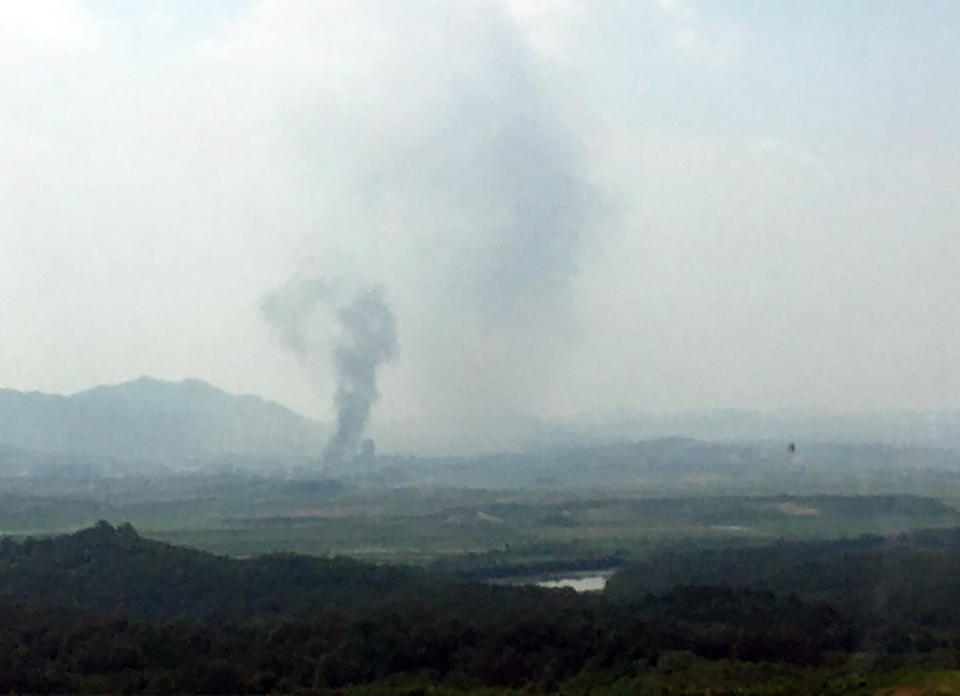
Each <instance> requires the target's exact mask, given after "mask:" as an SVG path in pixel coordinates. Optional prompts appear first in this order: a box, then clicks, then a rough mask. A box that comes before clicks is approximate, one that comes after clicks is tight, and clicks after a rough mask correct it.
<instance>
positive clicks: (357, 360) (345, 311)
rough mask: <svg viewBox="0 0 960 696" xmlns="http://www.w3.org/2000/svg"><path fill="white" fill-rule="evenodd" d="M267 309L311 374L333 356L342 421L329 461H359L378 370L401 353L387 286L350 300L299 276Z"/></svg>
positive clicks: (325, 455)
mask: <svg viewBox="0 0 960 696" xmlns="http://www.w3.org/2000/svg"><path fill="white" fill-rule="evenodd" d="M261 310H262V311H263V315H264V317H265V318H266V319H267V321H268V322H269V323H270V324H272V325H273V326H274V327H275V328H276V329H277V331H278V332H279V335H280V339H281V340H282V341H283V344H284V345H285V346H286V347H287V348H288V349H289V350H290V351H291V352H292V353H293V354H294V355H296V356H297V358H298V360H300V362H301V364H302V365H304V367H305V368H306V369H307V370H308V371H309V372H311V373H316V372H317V371H318V369H317V368H318V367H319V364H320V361H325V360H329V359H330V358H331V357H332V358H333V365H334V367H335V369H336V375H337V388H336V393H335V395H334V404H335V406H336V409H337V423H336V427H335V429H334V431H333V434H332V435H331V436H330V439H329V441H328V442H327V445H326V447H325V448H324V453H323V459H324V462H325V463H326V464H327V465H328V466H333V467H336V466H337V465H339V464H342V463H344V462H346V461H350V460H353V459H356V458H357V457H358V456H359V455H360V451H361V438H362V437H363V432H364V429H365V428H366V425H367V421H368V420H369V418H370V409H371V407H372V406H373V402H374V401H375V400H376V398H377V396H378V392H377V368H378V367H379V366H380V365H381V364H383V363H384V362H386V361H388V360H390V359H391V358H392V357H393V356H394V355H395V353H396V346H397V332H396V320H395V319H394V316H393V312H392V311H391V310H390V307H389V306H388V305H387V303H386V301H385V299H384V297H383V291H382V289H381V288H379V287H369V288H363V289H360V290H358V291H356V292H355V293H352V294H351V295H350V296H348V298H347V299H346V300H344V298H343V293H341V292H340V291H339V289H338V288H337V287H336V286H335V285H333V284H331V283H329V282H327V281H325V280H323V279H317V278H313V279H305V280H295V281H291V282H289V283H287V284H286V285H284V286H282V287H280V288H278V289H277V290H275V291H274V292H272V293H271V294H270V295H268V296H267V297H266V299H265V300H264V301H263V303H262V304H261ZM331 334H335V335H331ZM318 386H319V385H318Z"/></svg>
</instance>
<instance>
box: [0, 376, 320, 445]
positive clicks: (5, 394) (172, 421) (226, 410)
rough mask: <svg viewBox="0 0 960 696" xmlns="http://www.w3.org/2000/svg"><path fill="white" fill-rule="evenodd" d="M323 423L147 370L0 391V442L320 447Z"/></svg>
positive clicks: (254, 399)
mask: <svg viewBox="0 0 960 696" xmlns="http://www.w3.org/2000/svg"><path fill="white" fill-rule="evenodd" d="M323 438H324V429H323V427H322V426H321V425H319V424H318V423H315V422H313V421H310V420H308V419H306V418H304V417H302V416H300V415H298V414H296V413H294V412H293V411H291V410H290V409H287V408H285V407H283V406H280V405H279V404H276V403H273V402H271V401H267V400H266V399H262V398H259V397H256V396H235V395H232V394H228V393H226V392H224V391H221V390H220V389H217V388H216V387H213V386H211V385H210V384H207V383H205V382H202V381H199V380H184V381H182V382H165V381H162V380H157V379H151V378H149V377H141V378H140V379H137V380H135V381H131V382H124V383H122V384H117V385H111V386H101V387H96V388H94V389H90V390H87V391H83V392H79V393H77V394H74V395H72V396H61V395H53V394H42V393H38V392H29V393H24V392H19V391H14V390H10V389H4V390H0V444H3V445H7V446H9V447H14V448H19V449H24V450H32V451H34V452H43V453H54V454H69V455H72V456H81V457H82V456H90V457H109V458H119V459H150V460H165V459H185V458H192V457H216V456H219V455H226V454H235V453H242V454H247V455H250V454H254V455H255V454H291V455H296V454H311V453H314V452H319V451H320V448H321V446H322V442H323Z"/></svg>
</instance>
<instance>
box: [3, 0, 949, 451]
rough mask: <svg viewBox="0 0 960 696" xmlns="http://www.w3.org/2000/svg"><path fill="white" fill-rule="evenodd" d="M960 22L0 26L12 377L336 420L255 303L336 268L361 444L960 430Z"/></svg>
mask: <svg viewBox="0 0 960 696" xmlns="http://www.w3.org/2000/svg"><path fill="white" fill-rule="evenodd" d="M958 31H960V3H957V2H953V1H952V0H945V1H943V2H937V1H935V0H930V1H927V2H923V3H916V2H908V1H907V0H903V1H902V2H879V1H874V0H861V1H857V0H850V1H844V2H837V1H836V0H823V1H813V0H796V1H795V2H766V1H765V0H756V1H753V2H750V1H745V0H741V1H738V2H732V1H731V2H727V1H725V0H711V1H710V2H695V1H693V0H635V1H633V2H629V1H626V0H610V1H606V2H605V1H603V0H487V1H485V2H466V1H462V2H461V1H456V0H446V1H436V2H427V1H422V2H421V1H418V0H410V1H405V2H397V1H395V0H384V1H383V2H368V1H366V0H342V1H338V2H333V1H331V2H320V1H314V0H309V1H307V0H303V1H296V0H291V1H279V0H262V1H254V0H249V1H242V2H241V1H238V2H224V1H219V0H218V1H212V0H204V1H203V2H195V1H193V0H178V1H174V0H169V1H166V2H162V1H159V0H154V1H150V0H144V1H142V2H127V1H126V0H109V1H107V0H90V1H89V2H80V1H79V0H77V1H70V0H64V1H63V2H44V1H38V0H31V2H4V3H2V4H0V86H2V88H0V386H6V387H12V388H16V389H24V390H34V389H36V390H42V391H53V392H74V391H77V390H81V389H84V388H88V387H90V386H93V385H96V384H100V383H111V382H119V381H124V380H127V379H132V378H135V377H138V376H140V375H142V374H149V375H152V376H156V377H160V378H165V379H181V378H185V377H199V378H202V379H205V380H208V381H210V382H212V383H214V384H216V385H218V386H220V387H222V388H224V389H227V390H229V391H233V392H252V393H257V394H261V395H264V396H267V397H270V398H274V399H277V400H278V401H280V402H282V403H284V404H287V405H289V406H291V407H293V408H296V409H298V410H300V411H302V412H303V413H305V414H307V415H310V416H312V417H316V418H319V419H321V420H325V421H329V420H331V418H332V416H331V410H332V394H333V388H334V384H333V380H332V376H331V375H326V377H327V379H326V380H324V379H323V377H324V375H323V374H321V375H320V376H321V380H320V384H321V386H320V388H319V389H316V388H314V387H313V386H312V382H311V381H310V380H308V379H305V377H304V375H303V374H302V372H301V368H300V365H298V363H297V361H296V359H295V357H294V356H292V355H290V354H289V353H288V352H285V351H284V348H283V345H282V343H281V341H279V340H277V338H278V337H277V336H276V334H275V333H274V331H273V329H272V327H271V326H270V325H268V324H267V323H266V322H265V321H264V319H263V316H262V314H261V312H260V304H261V303H262V301H263V298H264V297H265V296H266V295H267V294H268V293H270V292H271V291H272V290H274V289H276V288H277V287H279V286H281V285H283V284H284V283H286V282H288V280H289V279H290V278H293V277H313V276H318V277H321V276H322V277H324V278H326V279H328V280H329V281H331V282H335V283H340V284H346V285H355V286H358V287H359V286H373V285H375V286H380V287H381V288H382V290H383V296H384V297H385V298H386V300H387V301H388V302H389V304H390V305H391V306H392V308H393V311H394V313H395V315H396V321H397V338H398V350H397V355H396V358H395V359H394V360H393V362H391V363H390V364H388V365H387V366H385V367H384V368H383V369H382V372H381V381H380V391H381V394H382V397H381V399H380V402H379V403H378V404H377V405H376V407H375V413H374V425H375V427H377V426H376V424H377V423H384V422H387V421H399V422H405V423H412V424H414V427H413V430H412V431H416V432H419V433H421V434H423V435H424V436H425V437H426V436H427V434H429V433H431V432H443V433H446V434H449V433H457V432H466V431H470V430H472V429H476V428H482V427H484V426H483V424H484V423H490V422H493V421H494V420H496V417H499V416H500V415H502V414H517V413H528V414H538V415H543V416H557V415H568V414H576V413H588V412H595V411H616V410H618V409H623V410H626V411H673V410H679V409H689V408H693V409H701V408H716V407H741V408H750V409H773V408H781V407H813V408H824V409H829V410H835V411H864V410H872V409H889V408H911V409H937V408H957V407H960V195H958V192H960V39H958ZM318 340H322V337H319V339H318ZM331 341H332V339H331ZM324 384H329V387H328V388H324V387H323V385H324Z"/></svg>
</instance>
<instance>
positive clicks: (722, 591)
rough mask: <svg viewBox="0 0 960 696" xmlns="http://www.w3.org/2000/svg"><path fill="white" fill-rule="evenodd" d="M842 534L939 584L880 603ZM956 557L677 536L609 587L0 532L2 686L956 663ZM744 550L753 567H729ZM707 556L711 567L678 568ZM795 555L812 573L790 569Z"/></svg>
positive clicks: (943, 538) (463, 678) (872, 565)
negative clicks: (654, 560) (581, 588)
mask: <svg viewBox="0 0 960 696" xmlns="http://www.w3.org/2000/svg"><path fill="white" fill-rule="evenodd" d="M851 554H855V555H857V559H858V560H862V561H864V562H867V561H868V559H873V560H869V563H868V564H867V566H866V567H867V570H866V571H865V572H868V573H871V574H876V577H877V578H879V580H878V582H881V581H882V579H883V578H885V577H888V578H889V581H890V582H892V583H895V581H896V579H897V578H899V577H900V576H901V575H903V576H904V577H909V573H908V569H909V568H910V567H912V564H915V563H918V562H920V561H919V560H918V559H922V560H923V564H922V565H921V566H919V569H920V571H921V573H922V575H923V578H922V579H921V578H916V580H917V582H922V583H923V587H925V588H934V587H940V588H944V591H942V592H930V593H927V594H924V596H922V597H920V596H917V597H913V596H910V595H906V596H902V597H901V596H898V598H897V602H896V604H897V608H898V610H897V611H890V612H887V613H886V614H881V615H878V616H873V615H871V614H870V613H869V612H868V611H865V608H864V607H863V606H860V605H857V604H856V603H855V602H850V601H847V597H848V596H849V595H852V594H855V593H853V592H852V591H851V590H849V589H848V588H847V584H846V583H848V582H851V576H850V575H849V574H845V573H844V572H843V567H844V566H845V564H846V565H850V564H849V561H850V556H851ZM878 554H879V555H878ZM918 554H919V556H918ZM875 557H876V558H875ZM877 558H879V559H880V560H879V561H878V560H876V559H877ZM958 559H960V532H951V533H942V532H941V533H928V534H919V535H914V536H913V537H911V538H910V539H897V540H884V539H881V538H867V539H861V540H856V541H851V542H834V543H819V544H815V543H810V544H802V545H794V544H781V545H780V546H774V547H771V548H766V549H742V550H733V549H731V550H729V551H727V552H722V553H721V552H709V551H707V552H697V553H688V554H677V555H676V556H675V558H674V560H675V561H676V564H675V566H674V571H671V570H670V565H669V563H666V562H665V561H664V560H663V559H661V560H660V563H661V564H663V565H662V566H658V567H659V568H660V573H659V575H658V576H657V578H656V580H655V582H657V583H660V584H661V587H660V588H659V590H658V591H657V592H652V591H650V590H651V589H652V586H651V583H650V582H647V581H645V580H642V579H640V578H638V573H640V574H642V573H643V571H644V569H650V567H649V566H647V567H643V568H642V567H637V568H633V569H631V570H629V571H626V572H623V573H621V574H620V575H619V576H616V577H615V579H614V581H612V584H611V590H610V593H609V594H610V597H605V596H602V595H580V594H576V593H574V592H573V591H570V590H542V589H538V588H532V587H506V586H494V585H484V584H477V583H465V582H461V581H458V580H455V579H453V578H452V577H450V576H442V575H431V574H428V573H426V572H425V571H415V570H409V569H400V568H394V567H387V566H371V565H366V564H362V563H359V562H356V561H351V560H346V559H340V558H333V559H325V558H309V557H303V556H297V555H292V554H280V555H271V556H265V557H261V558H256V559H251V560H237V559H229V558H224V557H219V556H214V555H210V554H207V553H203V552H199V551H194V550H188V549H182V548H177V547H172V546H169V545H166V544H163V543H160V542H155V541H151V540H147V539H144V538H142V537H140V536H139V535H138V534H137V533H136V531H135V530H134V529H133V528H132V527H130V526H129V525H122V526H120V527H118V528H114V527H112V526H110V525H109V524H106V523H101V524H99V525H97V526H96V527H94V528H91V529H86V530H83V531H81V532H78V533H76V534H73V535H65V536H60V537H53V538H45V539H30V540H26V541H23V542H14V541H10V540H9V539H5V540H3V541H2V542H0V596H2V597H4V598H5V599H3V600H2V602H0V655H2V657H0V659H2V660H3V662H2V664H0V674H2V675H3V676H2V680H0V689H4V690H12V691H79V690H86V691H123V690H127V691H155V692H168V691H187V692H207V693H234V692H264V691H271V690H274V691H292V690H296V689H298V688H336V687H342V686H344V685H349V684H362V683H372V682H378V683H379V682H382V680H385V679H388V678H392V677H391V675H393V676H397V675H410V678H412V679H413V678H415V679H418V680H420V681H423V680H426V681H427V682H430V683H441V682H442V683H445V684H447V685H448V686H450V687H463V688H475V687H480V686H482V685H488V686H491V687H518V686H521V685H524V684H529V685H534V684H535V685H539V686H540V687H543V688H548V689H550V688H555V687H558V685H561V684H564V683H571V682H570V680H577V679H580V680H582V679H588V680H589V679H590V677H589V675H604V676H603V679H604V680H605V681H606V682H610V681H611V680H612V681H616V680H617V679H628V680H629V679H638V678H641V677H642V675H643V674H646V673H648V672H649V673H651V674H653V673H657V674H662V673H663V671H664V670H665V669H667V668H668V666H669V664H670V661H675V659H676V658H675V657H672V656H675V655H677V654H689V655H691V659H695V658H694V656H698V658H699V659H709V660H732V661H734V663H736V664H741V663H761V662H768V661H773V662H786V663H792V664H794V665H796V666H797V667H798V668H801V667H804V668H810V669H814V668H816V669H822V668H825V667H828V666H829V665H831V664H836V663H837V662H838V660H839V661H840V662H842V661H843V658H842V657H838V656H842V655H850V654H852V653H853V652H854V651H863V650H869V651H870V652H871V653H872V654H874V655H876V656H877V659H890V658H883V657H882V655H884V654H888V655H902V654H904V653H916V654H919V653H923V654H927V655H934V654H935V655H938V657H937V660H939V662H938V664H943V666H952V665H953V662H954V660H955V654H954V653H955V651H956V649H957V648H960V631H958V630H957V627H960V623H951V622H952V621H953V619H952V618H951V617H953V613H952V612H956V609H955V608H954V606H953V603H954V602H953V599H954V597H953V595H950V594H949V592H951V591H952V589H951V588H953V587H954V585H955V584H956V583H957V580H956V579H955V577H957V576H956V575H955V573H956V571H957V564H958V562H960V560H958ZM881 561H882V562H881ZM743 563H746V564H747V565H746V566H745V567H746V568H747V570H746V571H744V572H745V573H749V572H754V573H756V578H758V579H759V580H761V582H758V583H756V584H755V583H751V582H744V580H745V579H747V577H746V575H741V576H737V575H736V574H735V573H734V571H735V570H736V569H737V568H739V567H741V564H743ZM698 564H699V565H698ZM704 564H709V565H710V567H711V568H713V569H714V570H715V571H716V572H715V573H714V572H713V571H711V572H710V573H708V574H707V575H708V577H704V578H702V579H703V580H706V581H707V582H708V583H709V584H697V585H694V584H691V582H699V580H700V578H698V577H697V574H696V569H697V568H700V571H701V575H704V573H705V571H704V567H705V565H704ZM798 564H800V565H802V564H814V565H812V566H810V568H809V569H808V570H809V571H811V572H812V571H815V575H808V576H807V579H806V580H804V581H802V582H801V581H799V580H798V581H795V582H794V581H791V580H790V578H791V576H792V573H794V572H799V571H797V568H798V567H799V566H798ZM853 565H855V566H859V565H860V563H855V564H853ZM724 568H725V569H726V572H727V575H728V580H729V581H727V580H725V579H724V575H723V572H724V571H723V569H724ZM688 569H689V570H688ZM778 569H779V571H780V572H779V574H778ZM888 569H889V570H890V571H891V573H890V574H887V575H885V573H886V572H887V570H888ZM670 572H675V573H676V577H675V578H672V579H671V578H669V577H668V576H669V573H670ZM688 572H689V575H687V574H686V573H688ZM804 572H807V571H804ZM673 579H675V580H676V581H677V582H676V583H674V584H673V585H672V586H670V587H669V588H666V585H669V584H670V583H671V582H672V580H673ZM718 581H719V582H718ZM754 585H755V586H754ZM894 586H895V584H894V585H891V587H894ZM868 608H869V607H868ZM920 608H923V610H924V611H928V612H934V613H932V614H930V615H929V616H927V615H926V614H924V613H922V612H920V611H919V610H920ZM938 611H940V612H942V616H944V617H947V618H941V614H938V613H937V612H938ZM678 651H680V652H679V653H678ZM818 665H819V666H820V667H817V666H818Z"/></svg>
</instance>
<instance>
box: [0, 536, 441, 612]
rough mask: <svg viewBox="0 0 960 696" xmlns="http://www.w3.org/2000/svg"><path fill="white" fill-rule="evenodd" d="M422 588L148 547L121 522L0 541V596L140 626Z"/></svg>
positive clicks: (412, 577)
mask: <svg viewBox="0 0 960 696" xmlns="http://www.w3.org/2000/svg"><path fill="white" fill-rule="evenodd" d="M434 584H435V583H431V584H430V585H429V586H433V585H434ZM427 587H428V583H427V578H426V577H425V576H424V575H423V574H422V573H418V572H416V571H413V570H407V569H404V568H400V567H391V566H373V565H367V564H364V563H360V562H358V561H353V560H351V559H348V558H333V559H327V558H314V557H310V556H302V555H297V554H271V555H267V556H261V557H258V558H255V559H250V560H239V559H233V558H227V557H223V556H216V555H213V554H210V553H205V552H202V551H196V550H193V549H186V548H180V547H176V546H171V545H169V544H164V543H162V542H159V541H153V540H150V539H145V538H142V537H141V536H139V534H137V532H136V530H134V528H133V527H132V526H130V525H128V524H124V525H120V526H119V527H116V528H115V527H113V526H111V525H110V524H108V523H106V522H101V523H99V524H97V525H96V526H95V527H91V528H89V529H84V530H81V531H79V532H76V533H75V534H67V535H60V536H55V537H46V538H36V539H33V538H28V539H26V540H24V541H22V542H16V541H13V540H11V539H10V538H3V539H2V540H0V598H5V600H6V601H8V602H12V601H16V602H25V603H29V604H42V605H47V606H81V607H84V608H85V609H89V610H93V611H100V612H106V613H111V614H117V615H123V616H134V617H140V618H145V619H171V618H174V617H178V616H183V617H189V618H191V619H214V620H218V621H232V620H240V619H245V618H248V617H250V616H253V615H256V614H262V613H268V612H274V613H276V612H280V613H290V612H294V613H295V612H304V611H309V610H310V609H316V608H318V607H322V606H324V607H325V606H329V605H338V604H350V603H354V602H370V601H372V600H374V599H377V600H382V601H388V600H389V599H390V598H391V597H393V596H394V595H395V594H397V593H411V592H419V591H422V590H424V589H425V588H427Z"/></svg>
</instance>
